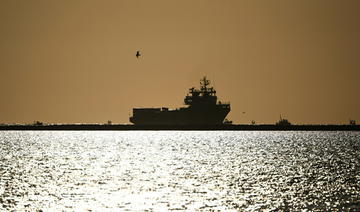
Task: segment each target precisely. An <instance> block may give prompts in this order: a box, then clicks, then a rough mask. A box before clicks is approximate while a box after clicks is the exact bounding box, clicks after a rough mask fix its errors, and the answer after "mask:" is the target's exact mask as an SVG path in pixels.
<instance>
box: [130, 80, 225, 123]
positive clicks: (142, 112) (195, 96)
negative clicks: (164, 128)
mask: <svg viewBox="0 0 360 212" xmlns="http://www.w3.org/2000/svg"><path fill="white" fill-rule="evenodd" d="M209 85H210V81H209V80H207V79H206V77H204V78H203V79H201V81H200V89H196V88H194V87H193V88H190V89H189V93H188V94H187V95H186V97H185V99H184V103H185V105H187V106H186V107H181V108H177V109H174V110H169V108H166V107H162V108H134V109H133V116H132V117H130V121H131V122H132V123H134V124H135V125H217V124H223V121H224V119H225V117H226V116H227V114H228V113H229V112H230V103H222V102H220V101H218V100H217V96H216V90H215V89H214V88H213V87H210V86H209Z"/></svg>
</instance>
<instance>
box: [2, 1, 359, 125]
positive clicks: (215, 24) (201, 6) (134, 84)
mask: <svg viewBox="0 0 360 212" xmlns="http://www.w3.org/2000/svg"><path fill="white" fill-rule="evenodd" d="M359 11H360V1H358V0H301V1H295V0H272V1H269V0H221V1H220V0H196V1H194V0H181V1H179V0H152V1H149V0H123V1H121V0H62V1H56V0H31V1H28V0H0V99H1V100H0V123H32V122H34V121H35V120H38V121H42V122H46V123H105V122H107V120H111V121H112V122H113V123H129V117H130V116H131V115H132V108H134V107H164V106H166V107H170V108H178V107H183V106H184V103H183V99H184V97H185V95H186V94H187V92H188V89H189V88H191V87H194V86H195V87H198V86H199V80H200V78H202V77H203V76H207V77H208V79H210V81H211V83H212V85H213V86H214V88H215V89H216V90H217V95H218V97H219V99H220V100H222V101H230V104H231V112H230V113H229V115H228V117H227V118H228V119H230V120H232V121H233V122H234V123H238V124H249V123H250V122H251V121H252V120H254V121H255V122H256V123H275V122H276V121H278V120H279V116H280V115H281V116H282V117H283V118H287V119H288V120H289V121H290V122H292V123H294V124H347V123H348V122H349V119H354V120H356V121H357V123H359V122H360V98H359V91H360V83H359V82H360V53H359V51H360V39H359V38H360V26H359V21H358V20H360V13H359ZM137 50H140V51H141V53H142V56H141V57H140V58H139V59H137V58H136V57H135V54H136V51H137Z"/></svg>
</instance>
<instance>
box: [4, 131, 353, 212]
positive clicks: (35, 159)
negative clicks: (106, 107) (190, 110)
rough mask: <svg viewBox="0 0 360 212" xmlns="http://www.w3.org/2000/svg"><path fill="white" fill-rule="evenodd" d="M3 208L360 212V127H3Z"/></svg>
mask: <svg viewBox="0 0 360 212" xmlns="http://www.w3.org/2000/svg"><path fill="white" fill-rule="evenodd" d="M0 150H1V152H0V154H1V155H0V211H1V210H4V211H8V210H10V211H11V210H15V211H25V210H27V211H36V210H42V211H87V210H88V211H145V210H147V211H170V210H187V211H193V210H203V211H218V210H220V211H231V210H233V211H258V210H265V211H271V210H274V211H277V210H294V211H299V210H302V209H308V210H311V211H324V210H348V211H349V210H350V211H359V210H360V184H359V182H360V163H359V162H360V161H359V160H360V133H359V132H231V131H208V132H206V131H202V132H197V131H186V132H185V131H117V132H108V131H107V132H91V131H90V132H89V131H85V132H59V131H55V132H52V131H40V132H32V131H23V132H22V131H11V132H0Z"/></svg>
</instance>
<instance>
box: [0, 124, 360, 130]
mask: <svg viewBox="0 0 360 212" xmlns="http://www.w3.org/2000/svg"><path fill="white" fill-rule="evenodd" d="M9 130H11V131H16V130H34V131H35V130H68V131H72V130H74V131H78V130H83V131H92V130H102V131H107V130H108V131H111V130H114V131H116V130H119V131H122V130H189V131H191V130H219V131H225V130H231V131H360V125H288V126H282V125H274V124H263V125H242V124H239V125H235V124H223V125H126V124H111V125H110V124H48V125H0V131H9Z"/></svg>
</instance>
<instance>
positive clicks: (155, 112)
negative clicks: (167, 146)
mask: <svg viewBox="0 0 360 212" xmlns="http://www.w3.org/2000/svg"><path fill="white" fill-rule="evenodd" d="M229 112H230V107H224V106H222V105H216V106H214V107H207V108H204V107H201V108H192V107H189V108H180V109H176V110H162V109H161V108H148V109H140V108H138V109H137V108H134V110H133V114H134V115H133V117H131V118H130V121H131V122H132V123H134V124H135V125H218V124H222V123H223V121H224V119H225V117H226V116H227V114H228V113H229Z"/></svg>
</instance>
